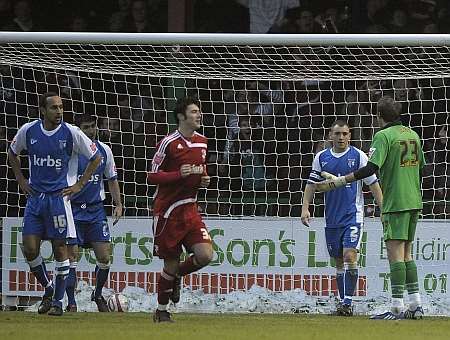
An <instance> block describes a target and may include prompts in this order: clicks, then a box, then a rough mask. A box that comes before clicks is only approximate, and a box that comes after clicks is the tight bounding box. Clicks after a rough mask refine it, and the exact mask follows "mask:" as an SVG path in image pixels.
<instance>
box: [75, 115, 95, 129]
mask: <svg viewBox="0 0 450 340" xmlns="http://www.w3.org/2000/svg"><path fill="white" fill-rule="evenodd" d="M92 122H94V123H96V124H97V117H95V116H93V115H90V114H87V113H83V114H78V115H76V116H75V124H76V126H78V127H80V126H81V124H83V123H92Z"/></svg>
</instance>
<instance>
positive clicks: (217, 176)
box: [0, 33, 450, 312]
mask: <svg viewBox="0 0 450 340" xmlns="http://www.w3.org/2000/svg"><path fill="white" fill-rule="evenodd" d="M2 35H3V36H0V39H1V42H0V77H1V78H0V79H1V82H2V86H1V93H2V97H1V98H0V118H1V121H0V132H1V134H0V141H1V143H2V145H3V147H2V148H1V150H0V156H1V158H2V166H1V169H2V171H1V173H0V181H1V185H0V195H1V199H0V209H1V215H0V216H4V217H8V219H4V221H3V227H2V234H3V238H2V249H3V252H2V254H3V255H2V282H3V286H2V294H3V295H4V296H10V295H11V296H22V295H24V296H30V295H33V294H34V295H37V296H39V294H41V293H40V292H39V287H37V285H36V282H35V281H33V280H34V279H33V278H32V276H30V275H29V273H28V272H27V266H26V264H25V262H24V260H23V256H22V254H21V252H20V242H21V241H20V240H21V239H20V218H21V216H23V212H24V207H25V202H26V200H25V196H24V195H23V194H22V193H20V191H19V190H18V186H17V183H16V181H15V180H14V176H13V173H12V171H11V170H10V169H9V168H8V167H7V165H6V152H7V147H8V144H9V143H10V141H11V140H12V137H13V136H14V135H15V133H16V132H17V129H18V128H19V127H20V126H22V125H23V124H24V123H26V122H28V121H30V120H33V119H37V118H38V117H39V113H38V97H39V95H40V94H42V93H44V92H47V91H55V92H57V93H59V94H60V95H61V97H62V98H63V102H64V110H65V116H64V119H65V120H66V121H68V122H73V121H74V117H75V116H76V115H77V114H81V113H89V114H94V115H96V116H97V117H98V127H99V139H100V140H102V141H103V142H105V143H107V144H109V145H110V146H111V147H112V151H113V154H114V157H115V162H116V165H117V169H118V173H119V181H120V183H121V189H122V193H123V200H124V204H125V216H126V218H125V219H123V220H122V222H121V223H119V225H118V228H117V229H116V230H115V231H114V233H117V234H116V235H115V236H114V237H113V243H114V245H115V247H114V258H118V259H117V260H116V262H114V261H113V267H112V274H111V277H110V281H109V282H108V285H109V287H110V289H112V290H115V291H122V290H124V289H128V290H130V289H132V287H135V288H136V289H137V288H139V289H143V291H145V292H150V293H153V292H154V291H155V287H156V280H157V275H158V274H157V271H158V270H159V269H158V267H159V266H160V262H159V261H158V260H156V259H153V258H152V256H151V248H152V242H153V239H152V235H151V233H150V225H151V203H152V199H151V198H152V196H153V194H154V191H155V187H154V186H152V185H148V183H147V181H146V173H147V170H148V169H149V164H150V162H151V159H152V156H153V153H154V150H155V146H156V143H157V142H158V141H159V140H161V139H162V138H163V137H164V136H165V135H167V134H168V133H169V132H170V131H172V130H173V129H175V128H176V125H175V119H174V117H173V113H172V109H173V105H174V102H175V101H176V99H177V98H179V97H180V96H183V95H186V94H187V95H190V96H194V97H197V98H199V100H200V102H201V108H202V112H203V121H202V125H203V127H202V129H201V131H200V132H201V133H203V134H204V135H205V136H206V137H207V138H208V140H209V143H208V158H207V162H208V172H209V174H210V176H211V178H212V180H211V185H210V186H209V188H208V189H206V190H202V191H201V192H200V193H199V197H198V200H199V208H200V209H201V212H202V214H203V215H204V216H205V218H207V225H208V227H209V228H210V230H212V236H213V240H214V249H215V258H214V261H215V262H214V263H213V265H212V266H210V267H209V269H205V270H204V271H203V272H202V273H203V274H202V273H200V274H198V275H194V276H190V277H187V278H186V279H185V282H184V283H185V286H186V287H188V288H186V289H190V291H192V292H195V291H196V289H200V290H203V293H208V294H220V293H225V294H228V296H231V295H230V294H232V293H233V292H235V291H242V290H244V291H248V290H249V289H250V288H251V287H252V286H253V287H254V289H253V293H254V294H256V295H257V294H259V293H260V292H259V291H257V286H259V287H262V289H265V294H269V293H268V292H272V291H280V292H284V293H285V294H288V293H289V292H297V293H298V294H300V295H299V296H300V297H298V296H294V295H289V294H288V295H285V296H284V298H285V299H291V300H295V299H297V300H299V301H303V302H304V301H307V298H309V297H307V296H306V295H305V296H306V297H305V296H303V295H301V294H303V293H304V294H307V295H312V296H319V297H322V298H323V297H329V296H332V295H333V294H336V286H335V284H334V280H333V279H332V277H333V275H334V269H333V268H332V264H331V263H329V262H328V260H327V253H326V249H325V246H324V245H323V244H324V241H323V235H322V234H323V223H322V220H321V217H323V211H324V205H323V197H322V196H321V195H320V194H317V195H316V197H315V200H314V203H313V205H312V211H311V212H312V215H314V216H315V217H317V219H316V222H315V224H314V225H313V227H314V228H313V229H311V230H306V229H305V228H304V227H302V226H301V225H300V223H299V222H298V219H299V216H300V210H301V200H302V192H303V189H304V186H305V184H306V179H307V178H308V175H309V172H310V169H311V163H312V160H313V157H314V155H315V153H317V152H318V151H320V150H321V149H323V148H324V147H327V145H328V141H327V139H328V138H327V136H328V131H329V126H330V125H331V123H332V122H333V121H334V120H336V119H344V120H347V121H348V122H349V123H350V125H351V128H352V129H351V131H352V144H353V145H354V146H357V147H359V148H361V149H362V150H363V151H366V152H367V151H368V147H369V146H370V142H371V140H372V137H373V135H374V133H375V132H376V131H377V129H378V127H377V121H376V117H375V114H376V112H375V103H376V102H377V100H378V99H379V98H380V97H381V96H382V95H390V96H392V97H393V98H395V99H396V100H397V101H399V102H401V104H402V112H403V114H402V120H403V122H404V123H405V124H407V125H409V126H411V127H412V128H413V129H414V130H415V131H416V132H417V133H418V134H419V136H420V137H421V138H422V141H423V145H424V149H425V153H426V159H427V163H428V164H427V166H426V168H425V170H424V173H423V180H422V188H423V198H424V209H423V212H422V217H423V221H422V222H421V223H422V225H423V226H424V228H429V229H426V230H425V231H424V236H423V237H422V236H421V237H422V238H421V237H418V239H417V242H416V243H415V244H416V245H415V250H414V251H415V252H417V260H419V262H420V260H422V262H420V266H421V267H420V268H421V273H422V274H423V275H429V276H428V279H427V281H425V279H424V281H423V282H422V287H421V289H422V291H426V292H428V293H433V294H435V295H436V296H440V295H439V294H441V293H442V294H443V293H444V290H445V289H446V284H447V283H446V277H447V275H448V268H449V266H448V259H447V257H446V256H447V252H448V250H447V248H450V246H448V244H449V242H450V241H449V236H450V231H449V230H448V218H449V216H450V202H449V193H450V191H449V185H450V168H449V163H448V154H449V143H448V137H449V131H448V130H449V129H448V124H449V114H448V111H449V109H448V107H447V106H448V100H449V96H450V95H449V93H448V85H449V79H450V78H449V77H450V75H449V73H450V71H449V70H450V67H449V66H450V59H449V58H450V51H449V48H448V46H447V45H448V40H446V39H448V38H447V37H445V36H436V35H431V36H428V37H427V36H417V37H415V38H414V39H412V38H410V37H408V36H400V35H393V36H362V35H343V36H332V35H321V36H317V35H316V36H298V35H272V36H268V35H262V36H259V35H253V36H252V35H220V34H219V35H196V34H191V35H177V34H159V35H154V34H142V35H139V34H138V35H133V34H46V33H39V34H20V33H19V34H18V33H2ZM22 164H23V169H24V171H25V172H26V170H27V168H28V165H27V161H26V157H23V163H22ZM365 189H366V190H365V191H366V194H365V215H366V216H367V218H366V221H368V222H367V223H366V225H367V233H366V234H365V235H366V236H365V237H366V239H365V253H363V254H361V256H360V265H361V266H362V268H364V269H367V273H364V269H363V270H362V273H363V274H362V275H361V277H360V283H359V286H358V287H359V288H358V293H357V295H358V296H361V298H364V297H367V296H370V295H371V293H370V292H369V291H370V284H369V283H368V282H371V281H372V280H376V281H378V282H379V285H378V286H376V285H375V286H376V288H373V291H372V292H373V294H381V295H383V294H382V293H383V292H384V293H385V294H388V289H389V287H388V285H387V284H386V282H388V279H389V278H388V276H386V275H387V274H386V273H382V272H381V271H382V270H384V271H386V268H385V267H386V263H387V262H386V260H385V249H384V247H383V243H382V242H380V240H381V235H380V233H379V229H380V223H379V219H377V218H376V217H377V216H379V211H378V208H377V207H376V206H375V205H374V201H373V199H372V197H371V195H370V194H369V193H368V192H367V188H365ZM106 206H107V210H108V213H109V214H110V212H111V202H110V198H107V201H106ZM274 217H275V218H276V219H274ZM278 218H279V219H278ZM445 224H447V228H445ZM132 227H133V228H134V230H133V229H132ZM430 232H433V233H434V232H435V234H430ZM428 243H430V245H429V246H427V244H428ZM427 247H429V248H427ZM43 248H44V250H43V251H44V252H45V251H47V252H48V254H47V259H48V261H49V262H50V261H51V256H52V255H51V251H49V249H48V247H47V248H46V247H45V245H44V247H43ZM438 249H439V250H438ZM118 254H120V255H118ZM83 259H84V261H85V267H83V265H82V267H81V269H80V272H79V278H80V279H81V278H83V279H85V280H84V281H85V282H86V284H87V285H91V284H92V283H93V282H94V281H95V276H94V274H93V273H92V271H93V268H90V267H89V263H94V262H95V261H94V260H93V257H92V254H90V253H89V252H85V253H82V259H81V260H80V262H81V263H82V262H83ZM380 260H382V261H383V262H381V261H380ZM427 261H428V262H427ZM146 265H151V269H150V271H149V268H148V267H147V268H146V267H145V266H146ZM115 266H117V267H116V268H115ZM377 266H378V267H380V268H377ZM382 266H384V269H382V268H381V267H382ZM91 267H92V266H91ZM383 275H384V276H383ZM372 276H373V277H372ZM258 280H259V281H258ZM372 287H374V286H372ZM378 288H379V289H378ZM295 289H298V290H299V291H296V290H295ZM375 290H380V291H375ZM30 292H34V293H33V294H30ZM133 292H134V291H133ZM299 292H300V293H299ZM81 293H83V290H82V292H81ZM129 294H131V293H129ZM188 296H189V299H191V300H189V301H185V302H186V303H188V302H189V303H191V304H192V305H195V299H196V298H198V296H196V295H195V294H194V293H192V294H191V295H188ZM205 296H206V295H205ZM208 296H209V295H208ZM302 296H303V297H302ZM386 296H388V295H386ZM150 298H151V299H154V296H150ZM207 298H210V297H205V299H207ZM278 298H279V297H278V296H277V297H276V299H278ZM151 301H154V300H151ZM205 301H206V300H205ZM235 303H236V304H235V305H239V306H240V304H239V303H237V302H236V301H235ZM277 303H280V302H274V306H275V305H277ZM308 303H309V302H308ZM308 303H307V304H308ZM150 304H151V303H150V302H149V305H150ZM224 304H225V303H224ZM207 305H208V304H207V303H203V304H202V308H204V309H205V310H208V307H207ZM294 305H295V306H294V307H292V306H291V305H289V304H288V306H291V307H292V308H291V307H289V310H291V309H293V310H298V309H300V310H301V309H302V307H301V306H303V305H301V304H300V305H298V304H294ZM189 306H190V307H192V306H191V305H189ZM308 306H310V305H308ZM147 307H148V306H145V307H142V308H144V309H145V308H147ZM190 307H189V308H190ZM222 307H223V308H224V310H227V308H228V310H240V309H239V308H241V307H236V308H235V309H233V303H231V302H230V304H229V305H226V307H224V306H222ZM189 308H188V309H189ZM242 308H244V309H245V308H246V307H242ZM254 308H256V310H258V308H261V307H260V306H259V307H254ZM280 308H281V307H280ZM305 308H306V307H305ZM308 308H309V307H308ZM200 309H201V308H200ZM251 309H252V307H248V310H251ZM269 310H270V309H269ZM273 310H274V311H284V310H283V309H282V308H281V309H277V307H274V309H273ZM318 311H320V310H318ZM362 312H364V311H362Z"/></svg>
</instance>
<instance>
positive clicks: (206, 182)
mask: <svg viewBox="0 0 450 340" xmlns="http://www.w3.org/2000/svg"><path fill="white" fill-rule="evenodd" d="M205 159H206V156H205ZM210 182H211V177H209V175H208V171H207V169H206V164H203V173H202V177H201V179H200V187H201V188H207V187H209V183H210Z"/></svg>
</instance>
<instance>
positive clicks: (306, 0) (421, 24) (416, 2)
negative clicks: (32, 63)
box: [0, 0, 450, 33]
mask: <svg viewBox="0 0 450 340" xmlns="http://www.w3.org/2000/svg"><path fill="white" fill-rule="evenodd" d="M185 3H186V8H187V10H186V13H182V15H183V16H184V15H186V16H187V20H186V21H187V25H186V26H187V27H186V31H187V32H209V33H212V32H235V33H236V32H239V33H247V32H250V33H449V32H450V20H449V19H450V4H449V2H448V1H446V0H336V1H328V0H229V1H223V0H185ZM174 6H175V5H174ZM180 8H183V7H180ZM50 18H51V19H50ZM0 19H1V20H0V30H8V31H9V30H11V31H69V32H71V31H72V32H87V31H93V32H170V31H171V30H170V28H169V27H168V1H167V0H114V1H111V0H96V1H89V0H77V1H63V0H39V1H38V0H34V1H33V0H15V1H13V0H0Z"/></svg>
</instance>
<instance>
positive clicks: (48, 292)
mask: <svg viewBox="0 0 450 340" xmlns="http://www.w3.org/2000/svg"><path fill="white" fill-rule="evenodd" d="M28 265H29V266H30V271H31V272H32V273H33V275H34V277H35V278H36V280H37V281H38V282H39V283H40V284H41V285H42V287H44V288H45V293H44V296H46V297H48V296H52V295H53V283H52V281H50V279H49V277H48V275H47V268H46V267H45V262H44V261H43V260H42V257H41V256H40V255H39V256H38V257H36V258H35V259H34V260H31V261H28Z"/></svg>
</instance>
